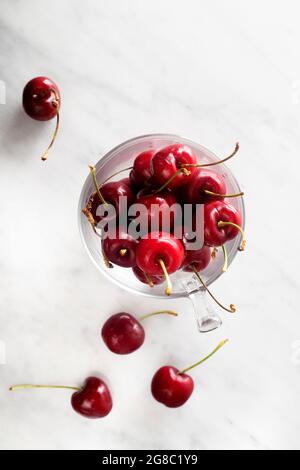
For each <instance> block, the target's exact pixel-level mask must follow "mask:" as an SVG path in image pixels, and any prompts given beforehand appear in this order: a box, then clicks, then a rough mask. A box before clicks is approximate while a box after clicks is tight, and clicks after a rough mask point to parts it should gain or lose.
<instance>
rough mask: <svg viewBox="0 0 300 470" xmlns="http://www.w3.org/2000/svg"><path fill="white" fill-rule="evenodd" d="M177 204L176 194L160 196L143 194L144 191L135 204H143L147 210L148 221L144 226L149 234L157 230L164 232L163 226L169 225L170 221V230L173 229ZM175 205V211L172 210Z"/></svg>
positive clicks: (168, 193) (167, 193)
mask: <svg viewBox="0 0 300 470" xmlns="http://www.w3.org/2000/svg"><path fill="white" fill-rule="evenodd" d="M176 202H177V201H176V198H175V196H174V194H172V193H171V192H170V191H164V192H161V193H159V194H143V190H142V191H140V193H138V195H137V199H136V200H135V204H143V205H144V206H145V208H146V209H147V220H145V221H144V224H143V225H145V226H146V227H147V232H149V231H151V230H154V229H155V228H156V229H158V230H162V229H163V224H164V223H165V224H168V221H170V224H169V227H170V230H172V229H173V227H174V221H175V220H176V217H177V211H176V206H175V204H176ZM173 205H174V210H170V208H171V207H172V206H173ZM164 221H165V222H164ZM142 223H143V221H142ZM152 227H153V228H152Z"/></svg>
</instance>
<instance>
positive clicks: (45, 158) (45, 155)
mask: <svg viewBox="0 0 300 470" xmlns="http://www.w3.org/2000/svg"><path fill="white" fill-rule="evenodd" d="M58 129H59V112H58V111H57V114H56V126H55V130H54V134H53V137H52V140H51V142H50V144H49V145H48V147H47V149H46V150H45V152H44V153H43V155H42V156H41V160H42V161H43V162H45V161H46V160H47V159H48V153H49V150H50V149H51V147H52V145H53V144H54V142H55V140H56V137H57V134H58Z"/></svg>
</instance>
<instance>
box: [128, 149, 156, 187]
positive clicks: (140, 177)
mask: <svg viewBox="0 0 300 470" xmlns="http://www.w3.org/2000/svg"><path fill="white" fill-rule="evenodd" d="M154 154H155V150H146V151H145V152H142V153H140V154H139V155H138V156H137V157H136V158H135V160H134V162H133V168H132V170H131V172H130V180H131V181H132V183H133V185H134V186H140V187H143V186H146V185H147V183H148V181H149V179H150V178H151V172H150V164H151V160H152V158H153V156H154Z"/></svg>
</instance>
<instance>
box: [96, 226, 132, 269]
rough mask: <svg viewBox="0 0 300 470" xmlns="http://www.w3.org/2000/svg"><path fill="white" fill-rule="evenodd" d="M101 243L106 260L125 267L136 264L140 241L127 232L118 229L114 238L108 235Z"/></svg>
mask: <svg viewBox="0 0 300 470" xmlns="http://www.w3.org/2000/svg"><path fill="white" fill-rule="evenodd" d="M101 245H102V251H103V254H104V257H105V258H106V260H108V261H110V262H112V263H113V264H117V265H118V266H122V267H123V268H132V267H133V266H136V249H137V246H138V241H137V240H136V239H135V238H133V237H132V236H131V235H129V234H128V233H127V232H124V231H122V230H118V231H117V233H116V236H115V237H114V238H111V237H109V236H107V237H106V238H104V239H103V240H102V242H101Z"/></svg>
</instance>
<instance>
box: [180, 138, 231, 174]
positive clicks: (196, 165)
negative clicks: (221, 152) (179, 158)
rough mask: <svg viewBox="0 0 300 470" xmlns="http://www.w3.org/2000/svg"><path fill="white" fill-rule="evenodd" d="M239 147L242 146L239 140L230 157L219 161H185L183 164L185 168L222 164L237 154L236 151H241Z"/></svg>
mask: <svg viewBox="0 0 300 470" xmlns="http://www.w3.org/2000/svg"><path fill="white" fill-rule="evenodd" d="M239 148H240V144H239V143H238V142H237V143H236V144H235V148H234V151H233V152H232V153H231V154H230V155H228V157H226V158H223V159H222V160H218V161H217V162H212V163H202V164H200V163H185V164H183V165H182V167H184V168H191V167H194V168H203V167H207V166H214V165H220V163H225V162H227V160H230V159H231V158H232V157H234V156H235V155H236V153H237V152H238V151H239Z"/></svg>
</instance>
